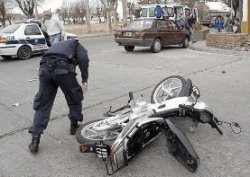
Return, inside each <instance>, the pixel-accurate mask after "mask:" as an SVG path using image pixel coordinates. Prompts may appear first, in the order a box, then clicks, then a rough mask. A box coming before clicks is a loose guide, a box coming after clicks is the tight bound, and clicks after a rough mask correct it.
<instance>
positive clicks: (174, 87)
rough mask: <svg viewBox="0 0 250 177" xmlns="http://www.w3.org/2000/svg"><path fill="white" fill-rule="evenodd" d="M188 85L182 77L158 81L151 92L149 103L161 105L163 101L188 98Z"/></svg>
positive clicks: (170, 77)
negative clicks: (181, 97) (182, 97)
mask: <svg viewBox="0 0 250 177" xmlns="http://www.w3.org/2000/svg"><path fill="white" fill-rule="evenodd" d="M189 87H191V86H190V84H188V85H187V84H186V80H185V79H184V78H183V77H182V76H169V77H166V78H165V79H163V80H162V81H160V82H159V83H158V84H157V85H156V86H155V88H154V89H153V91H152V94H151V103H162V102H163V101H166V100H169V99H172V98H176V97H180V96H188V95H187V93H189V91H187V90H190V88H189Z"/></svg>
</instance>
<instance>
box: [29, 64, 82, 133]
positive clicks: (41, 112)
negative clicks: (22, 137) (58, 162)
mask: <svg viewBox="0 0 250 177" xmlns="http://www.w3.org/2000/svg"><path fill="white" fill-rule="evenodd" d="M39 80H40V84H39V92H38V93H37V94H36V96H35V98H34V105H33V109H34V110H35V115H34V120H33V126H32V127H31V128H30V129H29V133H36V134H41V133H43V130H45V129H46V128H47V125H48V122H49V118H50V113H51V109H52V106H53V102H54V100H55V97H56V93H57V89H58V87H60V88H61V90H62V91H63V93H64V95H65V98H66V100H67V104H68V107H69V115H68V116H69V119H71V120H76V121H82V120H83V115H82V100H83V92H82V89H81V86H80V85H79V83H78V82H77V79H76V73H71V72H68V73H66V74H58V73H56V72H55V71H48V70H47V69H44V68H40V70H39Z"/></svg>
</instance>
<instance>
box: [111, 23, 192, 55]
mask: <svg viewBox="0 0 250 177" xmlns="http://www.w3.org/2000/svg"><path fill="white" fill-rule="evenodd" d="M114 40H115V42H117V43H118V44H119V45H121V46H124V48H125V50H126V51H128V52H131V51H133V50H134V48H135V46H145V47H151V50H152V52H154V53H158V52H159V51H160V50H161V48H162V47H166V46H169V45H179V46H181V47H184V48H187V47H188V46H189V40H190V35H189V33H188V32H187V31H186V30H185V29H178V28H177V27H176V25H175V24H174V23H173V22H172V21H171V20H165V19H153V18H150V19H137V20H134V21H132V22H131V23H130V24H129V25H128V26H127V27H126V28H123V29H119V30H116V31H115V38H114Z"/></svg>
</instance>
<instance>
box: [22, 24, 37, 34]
mask: <svg viewBox="0 0 250 177" xmlns="http://www.w3.org/2000/svg"><path fill="white" fill-rule="evenodd" d="M24 34H25V35H41V31H40V29H39V28H38V26H37V25H27V26H26V27H25V30H24Z"/></svg>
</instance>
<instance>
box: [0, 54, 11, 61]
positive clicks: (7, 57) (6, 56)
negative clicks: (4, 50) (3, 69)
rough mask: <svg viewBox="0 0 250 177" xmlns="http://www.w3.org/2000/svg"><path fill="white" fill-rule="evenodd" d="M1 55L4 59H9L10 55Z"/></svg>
mask: <svg viewBox="0 0 250 177" xmlns="http://www.w3.org/2000/svg"><path fill="white" fill-rule="evenodd" d="M1 57H2V58H3V59H5V60H8V59H11V58H12V57H11V56H9V55H1Z"/></svg>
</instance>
